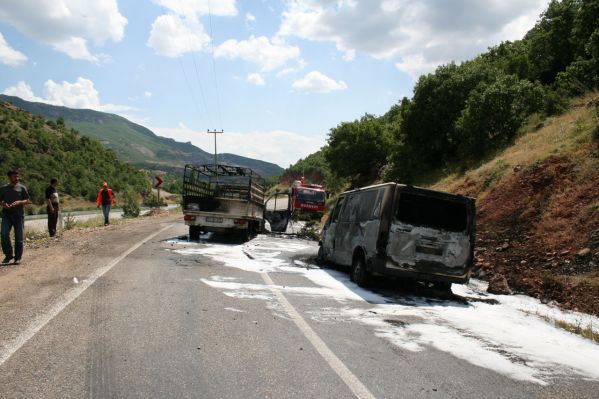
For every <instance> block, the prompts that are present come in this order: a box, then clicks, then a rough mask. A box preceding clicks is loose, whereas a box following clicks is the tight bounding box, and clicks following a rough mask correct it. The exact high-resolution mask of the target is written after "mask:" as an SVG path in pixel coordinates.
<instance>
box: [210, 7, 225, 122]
mask: <svg viewBox="0 0 599 399" xmlns="http://www.w3.org/2000/svg"><path fill="white" fill-rule="evenodd" d="M208 22H209V25H210V52H211V55H212V75H213V76H214V88H215V90H216V110H217V112H218V122H219V123H220V125H221V126H222V125H223V120H222V115H221V112H220V94H219V91H218V80H217V78H216V62H215V61H214V45H213V44H212V41H213V39H214V34H213V32H212V12H211V11H210V0H208Z"/></svg>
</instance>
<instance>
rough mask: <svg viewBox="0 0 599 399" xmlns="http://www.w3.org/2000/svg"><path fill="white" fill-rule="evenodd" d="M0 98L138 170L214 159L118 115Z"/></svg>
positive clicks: (230, 157) (235, 159)
mask: <svg viewBox="0 0 599 399" xmlns="http://www.w3.org/2000/svg"><path fill="white" fill-rule="evenodd" d="M0 99H2V100H4V101H8V102H10V103H12V104H13V105H15V106H17V107H19V108H21V109H24V110H26V111H28V112H31V113H32V114H34V115H39V116H43V117H44V118H47V119H53V120H56V119H58V118H59V117H62V118H63V119H64V122H65V125H66V126H67V127H72V128H73V129H76V130H78V131H79V132H80V133H81V134H83V135H85V136H88V137H90V138H93V139H96V140H99V141H100V142H101V143H102V144H104V145H105V146H106V147H108V148H110V149H112V150H113V151H114V153H115V154H116V155H117V157H118V158H119V159H120V160H122V161H125V162H129V163H132V164H134V165H136V166H139V167H142V168H146V169H164V170H172V169H174V168H180V167H183V166H184V165H185V164H187V163H211V162H213V160H214V156H213V154H210V153H208V152H206V151H204V150H202V149H200V148H198V147H196V146H194V145H193V144H191V143H189V142H188V143H182V142H178V141H175V140H173V139H170V138H166V137H161V136H158V135H156V134H154V132H152V131H151V130H150V129H147V128H145V127H143V126H141V125H138V124H137V123H133V122H131V121H129V120H127V119H125V118H123V117H121V116H118V115H114V114H109V113H105V112H99V111H94V110H90V109H73V108H67V107H60V106H55V105H49V104H44V103H36V102H30V101H25V100H23V99H21V98H19V97H14V96H7V95H4V94H0ZM218 159H219V162H225V163H229V164H234V165H240V166H245V167H248V168H251V169H253V170H254V171H256V172H257V173H259V174H260V175H262V176H264V177H270V176H277V175H280V174H281V172H282V171H283V168H281V167H280V166H278V165H276V164H274V163H270V162H264V161H261V160H257V159H252V158H246V157H242V156H239V155H234V154H219V156H218Z"/></svg>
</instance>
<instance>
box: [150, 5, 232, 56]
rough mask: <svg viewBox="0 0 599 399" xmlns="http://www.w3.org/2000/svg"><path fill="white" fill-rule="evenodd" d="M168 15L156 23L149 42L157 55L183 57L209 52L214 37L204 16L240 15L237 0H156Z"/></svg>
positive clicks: (156, 20)
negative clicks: (203, 51) (198, 52)
mask: <svg viewBox="0 0 599 399" xmlns="http://www.w3.org/2000/svg"><path fill="white" fill-rule="evenodd" d="M154 3H156V4H158V5H159V6H161V7H163V9H164V10H165V11H166V12H167V13H166V14H164V15H160V16H158V17H157V18H156V19H155V20H154V22H153V23H152V30H151V32H150V37H149V38H148V41H147V42H146V45H147V46H148V47H151V48H152V49H154V51H156V53H157V54H160V55H164V56H167V57H172V58H174V57H179V56H181V55H183V54H185V53H188V52H193V51H202V50H206V49H208V44H210V41H211V39H210V36H209V35H208V34H207V33H206V31H205V29H204V25H203V24H202V22H201V21H200V17H201V16H202V15H207V14H210V15H216V16H234V15H237V7H236V4H235V0H219V1H212V2H211V1H210V0H154Z"/></svg>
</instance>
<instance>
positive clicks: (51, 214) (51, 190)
mask: <svg viewBox="0 0 599 399" xmlns="http://www.w3.org/2000/svg"><path fill="white" fill-rule="evenodd" d="M57 186H58V179H57V178H55V177H53V178H52V179H50V185H49V186H48V188H47V189H46V213H47V214H48V233H49V234H50V237H54V236H55V235H56V223H57V222H58V202H59V201H58V192H56V187H57Z"/></svg>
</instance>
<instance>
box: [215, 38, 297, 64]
mask: <svg viewBox="0 0 599 399" xmlns="http://www.w3.org/2000/svg"><path fill="white" fill-rule="evenodd" d="M214 56H215V57H216V58H228V59H237V58H239V59H242V60H245V61H248V62H253V63H255V64H257V65H259V66H260V67H261V68H262V70H263V71H272V70H274V69H277V68H280V67H282V66H284V65H285V64H286V63H287V62H288V61H290V60H299V56H300V50H299V47H296V46H290V45H288V44H287V43H285V41H284V40H283V39H281V38H276V37H275V38H272V39H269V38H267V37H266V36H260V37H254V36H250V38H249V39H248V40H241V41H237V40H235V39H230V40H227V41H225V42H224V43H222V44H221V45H219V46H218V47H216V48H215V49H214Z"/></svg>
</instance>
